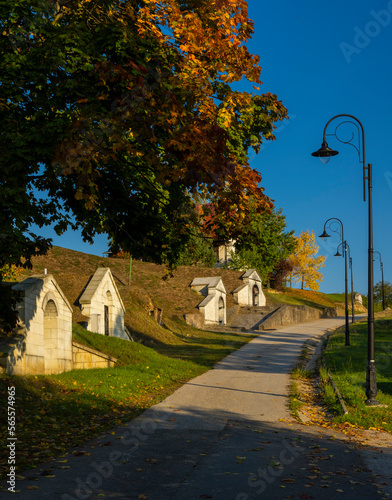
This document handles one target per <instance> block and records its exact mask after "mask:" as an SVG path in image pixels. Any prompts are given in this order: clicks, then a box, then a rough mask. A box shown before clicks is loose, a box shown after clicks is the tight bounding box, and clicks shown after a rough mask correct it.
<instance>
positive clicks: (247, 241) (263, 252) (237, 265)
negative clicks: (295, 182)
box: [229, 209, 296, 283]
mask: <svg viewBox="0 0 392 500" xmlns="http://www.w3.org/2000/svg"><path fill="white" fill-rule="evenodd" d="M295 244H296V243H295V236H294V231H287V228H286V217H285V216H284V215H283V213H282V210H281V209H278V210H277V209H272V210H270V211H269V212H264V213H262V214H258V213H257V212H256V210H254V212H253V213H252V216H251V218H250V221H249V222H248V223H247V224H246V226H245V227H243V232H242V234H239V236H238V239H237V240H236V242H235V248H236V251H235V253H233V254H232V256H231V259H232V260H231V262H230V263H229V267H230V268H231V269H253V268H254V269H257V271H258V273H259V274H260V276H261V278H262V280H263V281H264V283H267V282H268V278H269V275H270V273H272V272H273V270H274V268H275V267H276V266H277V265H278V264H279V262H280V261H282V260H284V259H286V258H287V257H288V256H289V255H290V254H291V253H292V252H293V251H294V248H295Z"/></svg>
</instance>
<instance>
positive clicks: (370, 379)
mask: <svg viewBox="0 0 392 500" xmlns="http://www.w3.org/2000/svg"><path fill="white" fill-rule="evenodd" d="M337 118H349V120H343V121H341V122H340V123H339V124H338V125H337V126H336V127H335V131H334V132H333V133H331V134H326V131H327V127H328V125H329V124H330V123H331V122H332V121H333V120H335V119H337ZM353 120H354V121H353ZM343 123H351V124H353V125H354V126H355V127H356V128H357V130H358V147H357V146H356V145H355V144H353V142H352V141H353V139H354V134H353V135H352V137H351V139H350V140H348V141H343V140H341V139H339V137H338V128H339V127H340V125H342V124H343ZM326 135H333V136H335V137H336V139H337V140H338V141H339V142H341V143H343V144H350V145H351V146H354V147H355V149H356V150H357V152H358V156H359V161H360V162H361V161H362V165H363V194H364V201H366V181H368V183H367V185H368V213H369V215H368V225H369V229H368V236H369V244H368V362H367V365H366V396H367V400H366V404H367V405H369V406H375V405H378V404H379V403H378V401H377V400H376V396H377V377H376V363H375V359H374V358H375V356H374V297H373V208H372V164H371V163H369V164H368V165H366V162H365V130H364V128H363V125H362V123H361V122H360V121H359V120H358V118H356V117H355V116H352V115H347V114H341V115H336V116H334V117H332V118H331V119H330V120H329V121H328V122H327V124H326V125H325V127H324V132H323V143H322V145H321V148H320V149H319V150H318V151H315V152H314V153H312V156H316V157H318V158H320V159H321V158H324V159H327V161H328V160H329V158H330V157H331V156H335V155H337V154H339V153H338V151H334V150H333V149H330V148H329V147H328V144H327V141H326ZM361 139H362V155H361V148H360V142H361ZM361 156H362V158H361Z"/></svg>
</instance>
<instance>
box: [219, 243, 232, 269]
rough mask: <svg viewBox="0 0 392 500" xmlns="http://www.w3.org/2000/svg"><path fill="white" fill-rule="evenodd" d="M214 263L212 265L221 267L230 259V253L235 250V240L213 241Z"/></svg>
mask: <svg viewBox="0 0 392 500" xmlns="http://www.w3.org/2000/svg"><path fill="white" fill-rule="evenodd" d="M214 250H215V255H216V263H215V266H214V267H222V266H224V265H225V264H227V263H228V262H230V260H231V254H232V253H234V252H235V241H233V240H229V241H227V242H222V241H214Z"/></svg>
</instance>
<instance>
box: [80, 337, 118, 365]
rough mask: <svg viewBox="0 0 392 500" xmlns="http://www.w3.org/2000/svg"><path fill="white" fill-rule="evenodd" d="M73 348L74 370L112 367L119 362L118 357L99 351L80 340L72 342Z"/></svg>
mask: <svg viewBox="0 0 392 500" xmlns="http://www.w3.org/2000/svg"><path fill="white" fill-rule="evenodd" d="M72 348H73V369H74V370H78V369H79V370H80V369H90V368H112V367H113V366H114V365H115V364H116V362H117V358H114V357H113V356H108V355H107V354H104V353H103V352H100V351H97V350H95V349H93V348H91V347H87V346H85V345H83V344H79V342H72Z"/></svg>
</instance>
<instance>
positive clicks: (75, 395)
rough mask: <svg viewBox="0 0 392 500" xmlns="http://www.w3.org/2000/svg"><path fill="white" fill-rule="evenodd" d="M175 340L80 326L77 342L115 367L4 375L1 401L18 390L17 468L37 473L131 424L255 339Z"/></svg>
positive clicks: (180, 336) (192, 336)
mask: <svg viewBox="0 0 392 500" xmlns="http://www.w3.org/2000/svg"><path fill="white" fill-rule="evenodd" d="M176 335H177V343H176V344H165V343H164V342H160V343H157V345H156V346H154V348H151V347H147V346H145V345H142V344H139V343H138V342H128V341H125V340H121V339H117V338H112V337H105V336H103V335H98V334H94V333H91V332H86V331H85V330H83V329H81V328H76V329H74V340H76V341H77V342H80V343H83V344H86V345H89V346H91V347H93V348H95V349H98V350H101V351H103V352H105V353H107V354H111V355H113V356H115V357H117V358H118V361H117V365H116V367H114V368H108V369H92V370H72V371H70V372H66V373H62V374H59V375H39V376H34V375H30V376H9V375H4V374H3V375H1V376H0V394H1V401H6V398H7V388H8V387H10V386H13V387H15V394H16V407H15V410H16V436H17V439H18V441H17V457H18V461H17V464H18V470H19V471H22V470H24V469H27V468H30V467H34V466H36V465H37V464H38V463H40V462H43V461H46V460H49V459H51V458H53V457H55V456H58V455H61V454H62V453H64V452H66V451H67V450H69V449H70V448H73V447H75V446H78V445H80V444H83V443H84V442H85V441H86V440H88V439H90V438H92V437H94V436H95V435H97V434H99V433H101V432H102V431H104V430H107V429H110V428H111V427H113V426H115V425H116V424H120V423H123V422H126V421H129V420H130V419H132V418H134V417H136V416H137V415H139V414H140V413H141V412H143V411H144V410H145V409H147V408H148V407H150V406H151V405H153V404H155V403H157V402H159V401H161V400H163V399H164V398H165V397H166V396H168V395H169V394H171V393H172V392H173V391H174V390H176V389H177V388H178V387H180V386H181V385H182V384H184V383H185V382H186V381H187V380H190V379H191V378H193V377H196V376H197V375H200V374H201V373H203V372H205V371H206V370H208V369H209V368H210V367H211V366H213V365H214V364H215V363H216V362H217V361H219V360H220V359H222V358H223V357H225V356H226V355H228V354H229V353H230V352H232V351H233V350H236V349H238V348H239V347H241V346H242V345H243V344H245V343H247V342H248V341H249V340H251V339H252V338H253V337H251V336H247V335H239V334H222V333H214V332H205V331H199V330H195V329H190V328H189V327H186V328H185V330H184V332H182V331H181V329H179V330H178V331H177V333H176ZM2 414H3V417H2V418H1V428H0V436H1V440H2V442H3V443H5V442H6V438H7V427H6V422H7V418H6V407H5V405H2ZM3 448H4V447H3ZM7 459H8V450H7V449H6V448H4V450H3V451H2V455H0V472H1V473H2V477H4V474H5V473H6V472H8V470H9V466H8V465H7Z"/></svg>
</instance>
